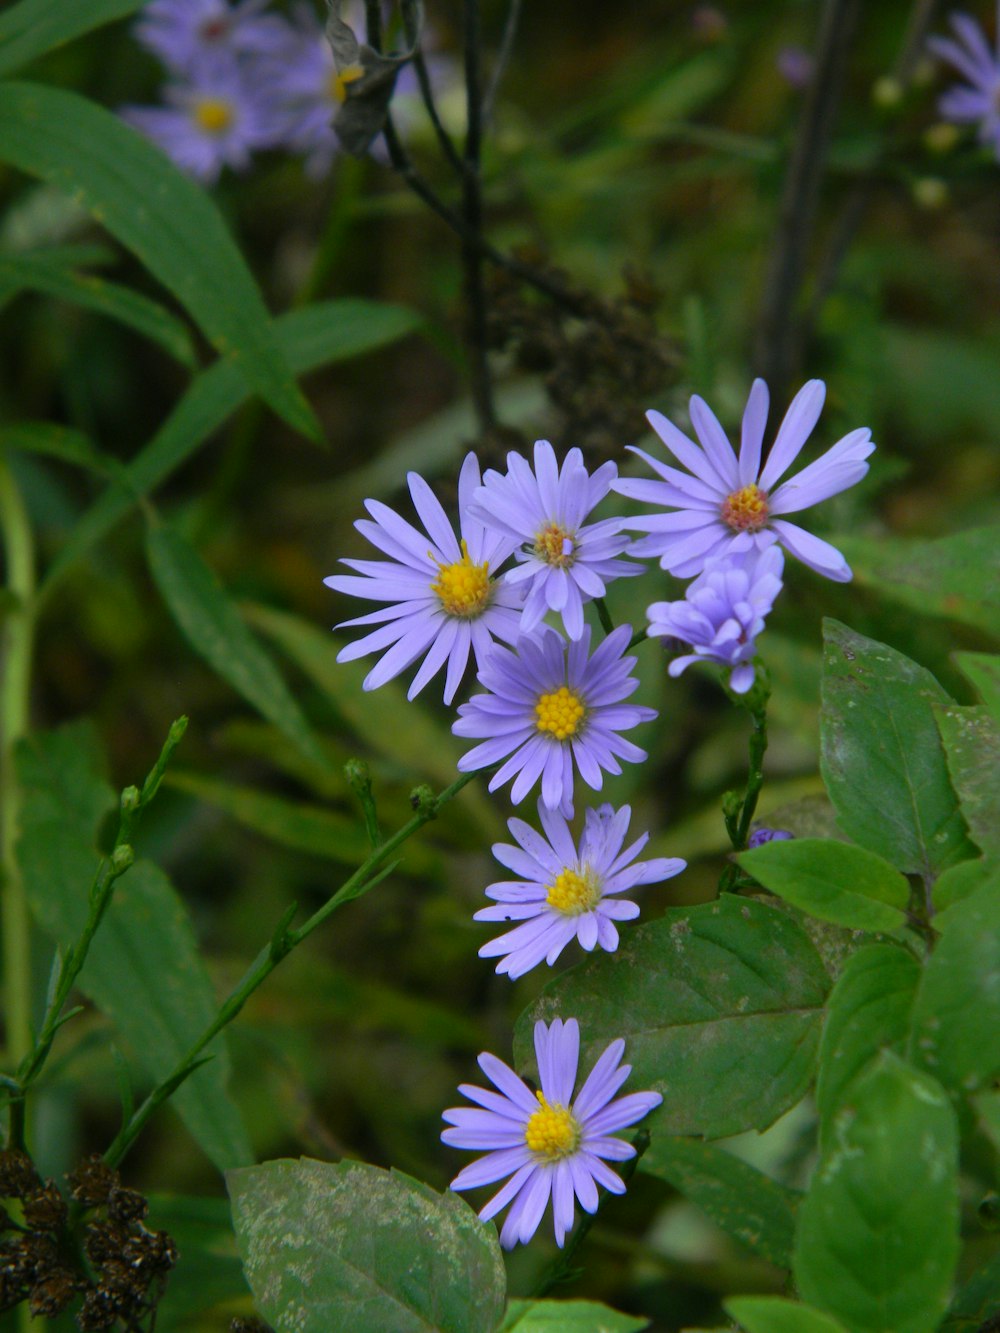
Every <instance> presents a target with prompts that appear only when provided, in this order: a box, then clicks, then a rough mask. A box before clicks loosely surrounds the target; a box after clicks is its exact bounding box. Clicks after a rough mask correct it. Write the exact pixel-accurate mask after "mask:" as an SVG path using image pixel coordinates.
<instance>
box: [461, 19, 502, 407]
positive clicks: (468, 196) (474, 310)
mask: <svg viewBox="0 0 1000 1333" xmlns="http://www.w3.org/2000/svg"><path fill="white" fill-rule="evenodd" d="M464 15H465V111H466V117H467V120H466V131H465V177H464V180H463V185H462V208H463V213H464V217H465V228H466V233H465V237H464V238H463V241H462V263H463V266H464V268H465V299H466V302H467V304H468V323H467V333H466V339H467V342H468V346H469V352H470V355H471V359H472V366H471V372H472V400H473V402H474V403H475V407H476V416H477V417H478V419H479V429H480V431H481V432H483V433H485V432H486V431H488V430H490V429H491V428H492V427H493V426H495V425H496V408H495V406H494V403H493V381H492V379H491V377H490V365H489V353H488V349H487V319H486V287H485V285H484V283H483V255H482V251H481V250H480V248H479V246H478V245H477V244H476V243H475V239H474V238H476V237H480V236H481V235H482V230H483V197H482V179H481V171H480V165H481V157H482V141H483V140H482V119H481V117H482V91H481V86H480V85H481V77H480V44H481V35H480V22H479V0H465V4H464Z"/></svg>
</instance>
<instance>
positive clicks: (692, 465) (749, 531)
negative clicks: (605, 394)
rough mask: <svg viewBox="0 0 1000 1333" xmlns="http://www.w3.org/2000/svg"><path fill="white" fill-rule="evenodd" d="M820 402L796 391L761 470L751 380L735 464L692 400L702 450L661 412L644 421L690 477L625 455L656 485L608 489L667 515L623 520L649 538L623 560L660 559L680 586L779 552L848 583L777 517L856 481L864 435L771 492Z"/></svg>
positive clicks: (763, 394)
mask: <svg viewBox="0 0 1000 1333" xmlns="http://www.w3.org/2000/svg"><path fill="white" fill-rule="evenodd" d="M825 397H826V385H825V384H824V383H823V382H822V380H810V381H809V383H808V384H806V385H804V386H803V387H802V388H801V389H800V390H799V392H798V393H797V394H796V395H795V398H794V399H793V400H792V404H791V406H790V407H789V409H788V411H787V413H786V414H785V419H784V421H782V423H781V427H780V428H779V430H778V434H777V437H776V439H775V441H774V444H773V445H772V446H771V451H770V453H769V454H768V457H767V462H766V463H765V464H764V466H763V468H762V467H761V465H760V455H761V446H762V444H763V441H764V428H765V426H766V425H767V411H768V392H767V385H766V384H765V383H764V381H763V380H760V379H758V380H754V382H753V387H752V389H751V390H750V396H749V398H748V399H747V405H746V410H745V412H744V413H743V431H742V441H741V447H740V452H739V457H738V458H737V456H736V454H735V452H734V450H733V447H732V445H731V444H730V443H729V440H728V439H727V438H726V434H725V431H723V429H722V427H721V426H720V424H719V422H718V420H717V418H716V416H715V414H714V413H713V412H712V410H711V408H710V407H709V406H708V404H707V403H706V402H705V401H704V400H703V399H702V398H699V397H697V395H696V396H695V397H693V398H692V399H691V407H690V412H691V423H692V425H693V426H694V429H695V433H696V435H697V436H698V439H699V441H700V444H701V447H700V448H699V446H698V445H696V444H695V443H694V441H692V440H690V439H688V437H687V436H686V435H684V434H683V433H682V432H681V431H679V430H678V429H677V427H676V426H675V425H673V424H672V422H670V421H668V420H667V419H666V417H664V416H662V415H661V414H660V413H659V412H647V413H646V417H647V420H648V421H649V424H650V425H651V426H652V427H653V429H654V430H655V431H656V433H657V435H659V437H660V439H661V440H662V441H663V443H664V444H665V445H666V447H667V449H668V450H669V452H670V453H672V454H673V455H674V457H675V458H676V459H677V460H678V462H680V463H681V464H682V465H683V466H684V467H685V468H686V469H687V471H686V472H680V471H678V470H677V469H676V468H672V467H668V466H667V465H666V464H664V463H660V462H659V461H658V460H656V459H654V458H652V457H651V456H650V455H649V454H647V453H645V452H644V451H643V450H642V449H636V448H631V452H632V453H634V454H637V455H638V457H639V458H641V459H643V461H644V462H646V463H648V464H649V466H650V467H651V468H652V469H653V471H654V472H655V473H656V474H657V475H658V476H659V477H660V478H662V480H660V481H645V480H633V479H631V478H622V479H619V480H618V481H616V482H614V483H613V485H612V489H613V490H616V491H618V492H619V493H620V494H621V495H627V496H629V497H631V498H632V499H634V500H642V501H644V502H645V503H647V504H654V505H657V506H659V507H660V508H661V509H666V510H667V511H668V512H665V513H656V514H651V515H648V516H646V517H643V518H631V519H625V520H624V525H625V526H626V527H629V528H635V529H638V530H639V531H640V532H648V533H649V534H650V535H649V536H648V537H643V538H641V539H640V540H639V541H637V542H635V543H634V544H633V545H632V547H631V549H630V552H629V554H630V555H637V556H659V558H660V564H661V566H662V567H663V568H664V569H666V570H669V571H670V572H671V573H672V574H676V575H677V576H678V577H679V578H685V579H686V578H692V577H693V576H694V575H695V574H697V573H699V572H700V571H701V570H702V569H704V567H705V564H706V562H707V561H708V560H710V559H711V558H712V557H713V556H719V555H724V554H726V553H728V552H730V551H732V552H741V551H749V550H752V549H753V548H754V547H756V548H757V549H762V548H763V547H765V546H770V545H771V544H772V543H773V542H780V543H781V545H782V546H784V547H785V549H786V550H788V551H790V552H791V553H792V555H794V556H796V557H797V558H798V559H799V560H801V561H802V563H803V564H804V565H808V566H809V568H810V569H813V570H815V571H816V573H817V574H823V575H825V576H826V577H827V578H829V579H833V580H835V581H836V582H837V583H846V582H847V581H848V580H849V579H850V577H851V571H850V568H849V567H848V564H847V562H846V560H845V559H844V557H843V556H842V555H841V554H840V552H839V551H838V550H837V549H836V548H835V547H833V546H831V545H830V543H829V542H825V541H822V540H821V539H820V538H819V537H814V536H813V535H812V533H809V532H806V531H805V529H804V528H800V527H798V526H797V525H796V524H794V523H788V522H787V521H786V520H785V519H784V518H782V517H779V516H780V515H783V514H794V513H796V512H797V511H798V510H800V509H808V508H809V507H810V506H811V505H814V504H819V502H820V501H821V500H826V499H829V497H830V496H831V495H837V494H838V493H839V492H840V491H843V490H846V489H847V488H848V487H849V486H853V485H854V484H855V482H858V481H860V480H861V478H862V477H863V476H864V475H865V473H866V472H867V471H868V464H867V463H866V462H865V461H864V460H865V459H866V458H867V457H868V455H869V454H870V453H871V452H872V451H873V449H874V448H875V446H874V444H872V442H871V431H870V430H868V429H867V428H862V429H860V430H854V431H851V432H850V434H849V435H845V436H844V438H843V439H842V440H839V441H838V442H837V443H836V444H835V445H833V447H832V448H830V449H828V450H827V451H826V453H825V454H823V455H822V456H821V457H820V458H818V459H817V460H816V461H815V462H814V463H810V464H809V466H808V467H805V468H803V469H802V471H801V472H799V473H798V474H797V475H796V476H794V477H790V478H789V479H788V480H787V481H785V482H783V483H782V484H781V485H780V486H777V487H776V489H775V486H776V483H777V482H778V481H779V480H780V479H781V477H783V476H784V474H785V473H786V472H787V470H788V468H789V467H790V466H791V465H792V463H793V462H794V461H795V459H796V458H797V457H798V455H799V453H800V451H801V449H802V447H803V445H804V444H805V442H806V440H808V438H809V435H810V434H811V432H812V429H813V427H814V426H815V424H816V421H817V420H818V418H819V414H820V412H821V411H822V409H823V401H824V399H825Z"/></svg>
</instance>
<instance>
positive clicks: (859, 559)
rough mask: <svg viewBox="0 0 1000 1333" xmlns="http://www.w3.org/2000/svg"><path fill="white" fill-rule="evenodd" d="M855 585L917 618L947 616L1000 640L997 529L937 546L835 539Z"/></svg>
mask: <svg viewBox="0 0 1000 1333" xmlns="http://www.w3.org/2000/svg"><path fill="white" fill-rule="evenodd" d="M837 544H838V547H839V548H840V550H842V551H843V553H844V555H845V556H846V557H847V559H848V561H849V562H850V564H851V568H852V569H853V570H854V578H855V582H857V583H860V584H861V585H862V586H864V587H870V588H874V589H875V590H876V591H877V592H880V593H883V594H884V595H885V596H887V597H891V598H892V600H893V601H895V602H899V603H901V604H902V605H903V606H906V607H909V608H910V609H911V610H913V611H917V612H919V614H920V615H925V616H927V615H936V616H946V617H947V618H948V619H949V620H959V621H961V622H962V624H964V625H972V626H973V627H974V628H975V629H980V630H985V631H986V633H987V634H990V635H992V636H993V637H994V638H1000V525H996V524H994V525H993V526H992V527H987V528H971V529H970V530H969V531H967V532H957V533H955V534H954V535H953V536H950V537H939V538H938V539H937V540H935V541H913V540H910V539H908V538H901V537H897V538H887V537H880V538H878V540H874V539H873V538H870V537H844V538H840V537H838V539H837Z"/></svg>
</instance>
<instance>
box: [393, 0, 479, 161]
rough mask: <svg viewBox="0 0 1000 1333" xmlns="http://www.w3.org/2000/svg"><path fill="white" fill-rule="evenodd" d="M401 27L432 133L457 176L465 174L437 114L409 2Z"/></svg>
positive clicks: (405, 5) (405, 7)
mask: <svg viewBox="0 0 1000 1333" xmlns="http://www.w3.org/2000/svg"><path fill="white" fill-rule="evenodd" d="M402 8H403V27H404V29H405V31H406V40H407V42H408V43H409V45H410V47H411V48H412V49H413V68H414V71H415V72H416V75H417V83H418V84H419V86H420V96H421V98H422V99H423V103H424V106H425V107H426V108H427V115H428V116H429V117H430V122H431V125H432V126H433V127H434V133H435V134H436V135H437V141H438V143H439V144H440V145H441V151H442V152H443V153H444V155H445V157H446V158H447V159H448V161H449V163H450V164H451V166H452V167H453V168H454V170H455V171H456V172H458V174H459V176H462V177H464V176H465V163H464V161H463V160H462V155H461V154H460V153H459V151H458V149H457V148H456V147H455V144H454V142H453V141H452V137H451V135H450V134H449V133H448V131H447V130H446V129H445V127H444V125H443V123H442V121H441V117H440V115H439V114H438V109H437V102H436V101H435V100H434V86H433V84H432V83H431V76H430V71H429V70H428V68H427V61H426V60H425V59H424V53H423V51H422V50H421V49H420V46H419V45H418V43H419V41H420V33H419V32H418V30H417V25H416V21H415V18H414V13H413V7H412V5H411V4H404V5H403V7H402Z"/></svg>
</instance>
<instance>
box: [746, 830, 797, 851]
mask: <svg viewBox="0 0 1000 1333" xmlns="http://www.w3.org/2000/svg"><path fill="white" fill-rule="evenodd" d="M794 837H795V834H794V833H789V832H788V830H787V829H783V828H758V829H754V831H753V832H752V833H751V834H750V837H749V838H747V847H748V848H749V849H750V850H751V851H752V850H753V848H754V847H763V846H764V844H765V842H788V841H790V840H791V839H792V838H794Z"/></svg>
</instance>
